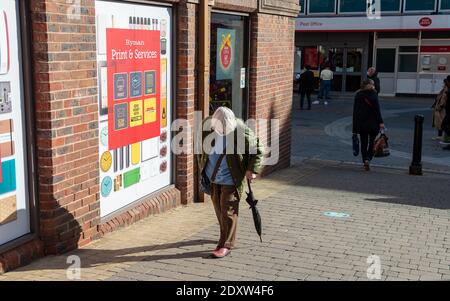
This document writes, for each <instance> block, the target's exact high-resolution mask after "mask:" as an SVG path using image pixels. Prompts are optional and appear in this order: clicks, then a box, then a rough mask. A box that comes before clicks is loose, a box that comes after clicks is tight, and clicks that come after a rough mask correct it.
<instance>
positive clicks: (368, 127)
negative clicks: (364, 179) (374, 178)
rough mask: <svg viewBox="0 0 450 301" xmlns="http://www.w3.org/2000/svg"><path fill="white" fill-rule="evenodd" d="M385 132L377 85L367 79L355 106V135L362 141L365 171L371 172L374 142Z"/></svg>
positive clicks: (356, 98)
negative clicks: (381, 132)
mask: <svg viewBox="0 0 450 301" xmlns="http://www.w3.org/2000/svg"><path fill="white" fill-rule="evenodd" d="M380 130H384V122H383V118H382V117H381V110H380V104H379V102H378V95H377V91H376V90H375V83H374V81H373V80H371V79H366V80H364V81H363V82H362V83H361V89H360V90H358V91H357V92H356V95H355V101H354V104H353V134H359V137H360V139H361V143H360V145H361V156H362V161H363V164H364V169H365V170H367V171H369V170H370V161H371V160H372V158H373V155H374V142H375V139H376V137H377V135H378V133H379V132H380Z"/></svg>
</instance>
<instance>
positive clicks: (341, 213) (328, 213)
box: [324, 211, 350, 218]
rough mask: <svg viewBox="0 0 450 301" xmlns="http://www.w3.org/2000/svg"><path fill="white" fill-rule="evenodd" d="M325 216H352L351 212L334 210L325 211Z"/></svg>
mask: <svg viewBox="0 0 450 301" xmlns="http://www.w3.org/2000/svg"><path fill="white" fill-rule="evenodd" d="M324 215H325V216H328V217H336V218H347V217H350V214H347V213H344V212H332V211H327V212H325V213H324Z"/></svg>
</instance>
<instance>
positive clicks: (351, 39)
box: [294, 0, 450, 96]
mask: <svg viewBox="0 0 450 301" xmlns="http://www.w3.org/2000/svg"><path fill="white" fill-rule="evenodd" d="M300 3H301V4H302V10H301V12H300V15H299V16H298V18H297V21H296V50H295V53H294V57H295V60H296V63H295V72H299V71H300V70H301V68H302V67H303V66H304V65H305V64H309V65H311V66H312V67H313V69H314V70H316V74H318V72H319V71H318V70H319V69H320V67H321V65H323V63H324V62H325V61H329V62H330V63H331V65H332V66H333V69H334V71H335V80H334V83H333V90H334V91H335V92H339V93H351V92H354V91H355V90H357V89H358V88H359V83H360V81H361V80H362V79H363V78H364V77H365V74H366V70H367V69H368V67H371V66H374V67H376V68H377V70H378V71H379V75H378V76H379V77H380V80H381V91H380V92H381V94H382V95H387V96H393V95H396V94H418V95H429V94H436V93H438V92H439V90H440V89H441V88H442V82H443V78H444V77H446V76H447V75H448V74H450V30H449V29H450V1H447V0H371V1H369V3H370V5H368V4H367V1H366V0H302V1H300Z"/></svg>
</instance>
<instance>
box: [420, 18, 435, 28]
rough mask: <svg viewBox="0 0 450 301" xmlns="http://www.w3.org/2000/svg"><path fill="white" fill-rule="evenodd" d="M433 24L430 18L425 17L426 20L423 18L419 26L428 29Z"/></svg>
mask: <svg viewBox="0 0 450 301" xmlns="http://www.w3.org/2000/svg"><path fill="white" fill-rule="evenodd" d="M431 23H433V20H431V19H430V18H428V17H425V18H422V19H420V20H419V24H420V26H422V27H428V26H430V25H431Z"/></svg>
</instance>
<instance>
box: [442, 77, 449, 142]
mask: <svg viewBox="0 0 450 301" xmlns="http://www.w3.org/2000/svg"><path fill="white" fill-rule="evenodd" d="M445 85H446V86H447V92H446V93H447V102H446V104H445V117H444V120H442V125H441V128H442V130H443V131H444V138H443V140H442V142H441V143H442V144H444V145H446V148H445V149H450V75H449V76H447V78H446V79H445Z"/></svg>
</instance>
